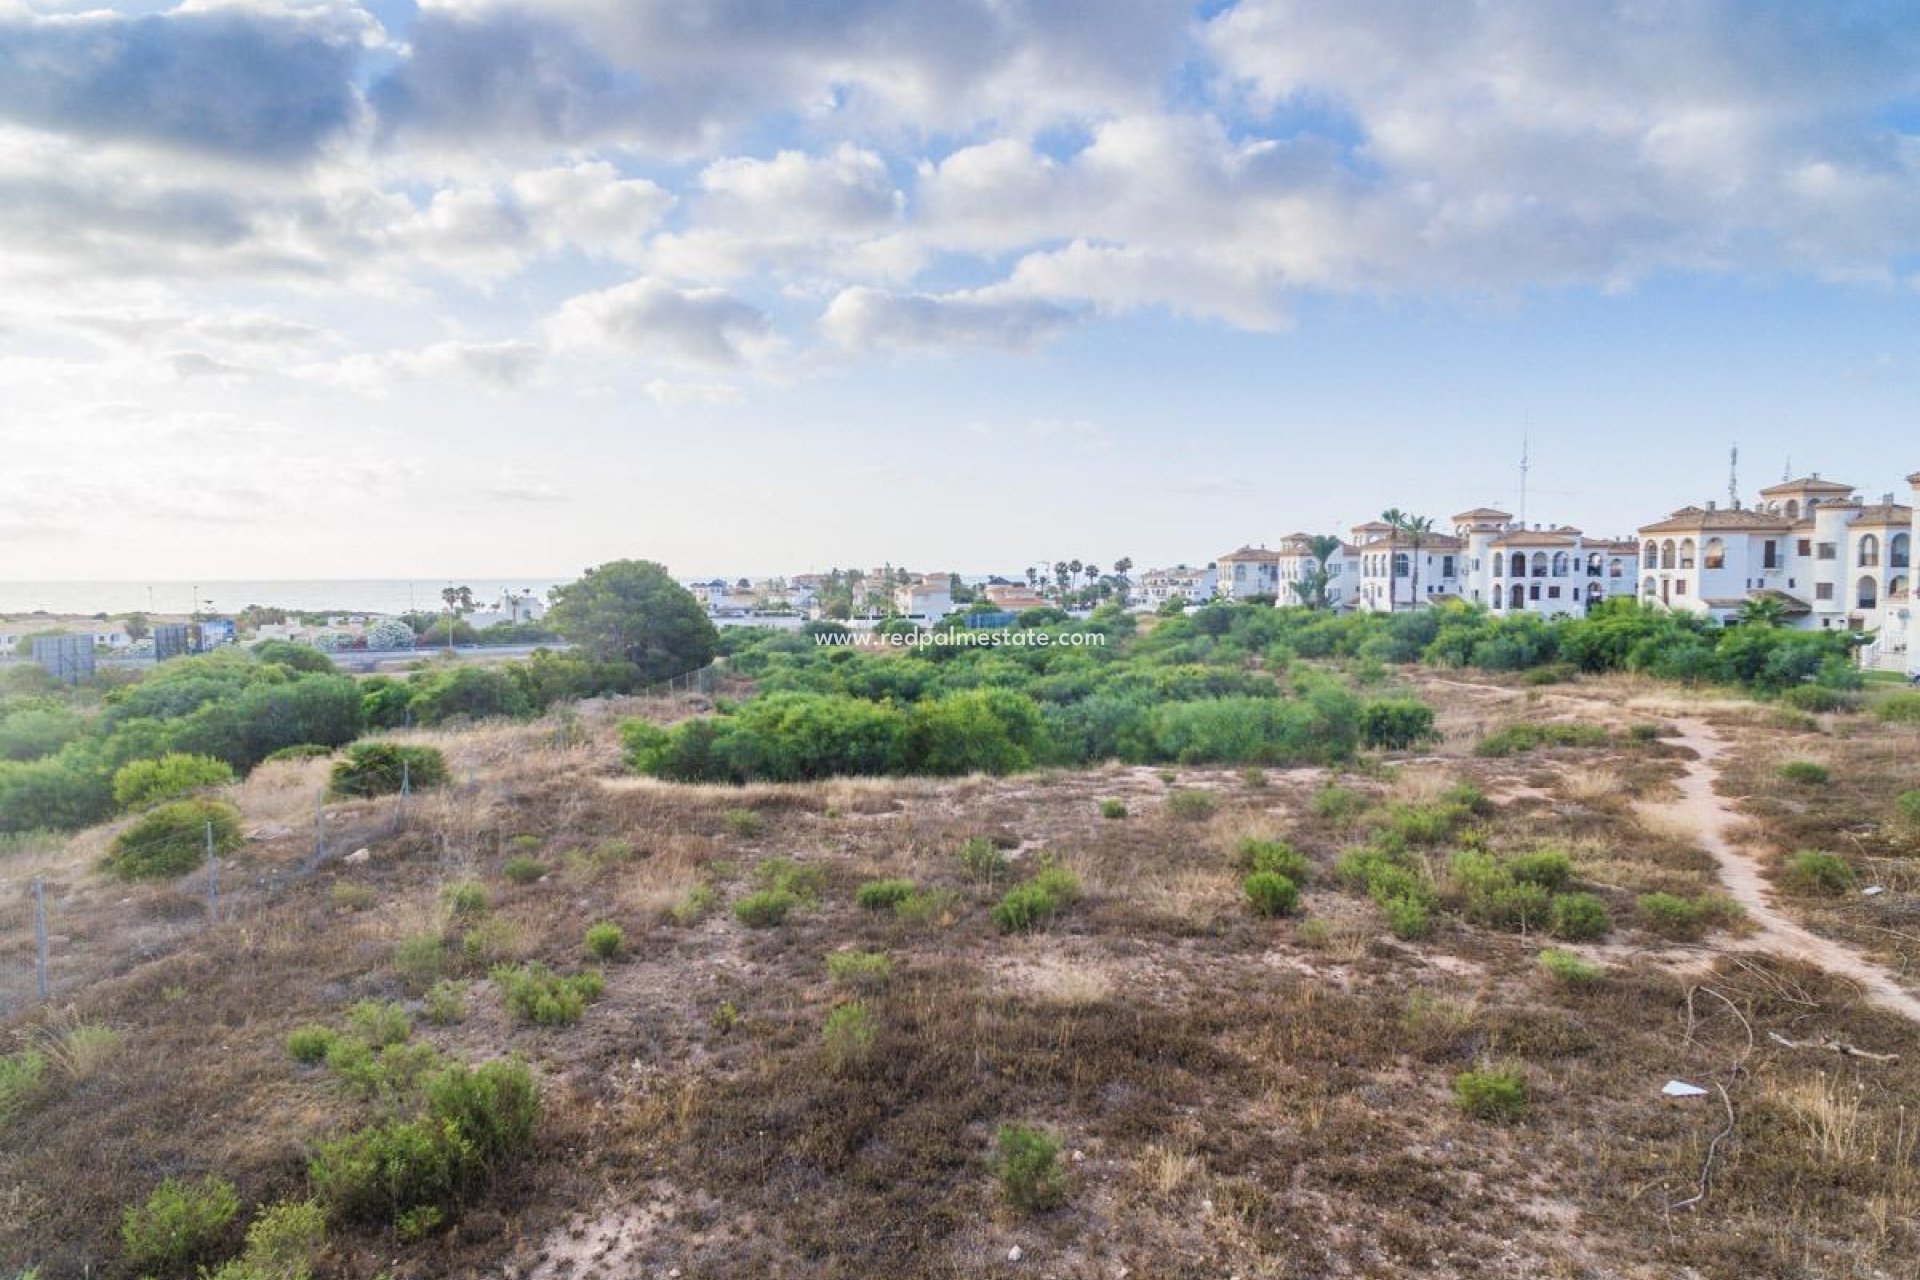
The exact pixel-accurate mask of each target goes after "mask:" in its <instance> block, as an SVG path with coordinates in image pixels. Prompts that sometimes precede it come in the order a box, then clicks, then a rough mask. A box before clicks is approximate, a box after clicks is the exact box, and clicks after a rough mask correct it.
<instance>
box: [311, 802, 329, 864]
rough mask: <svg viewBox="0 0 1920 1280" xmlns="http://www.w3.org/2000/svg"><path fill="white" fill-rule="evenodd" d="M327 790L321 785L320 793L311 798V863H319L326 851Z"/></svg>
mask: <svg viewBox="0 0 1920 1280" xmlns="http://www.w3.org/2000/svg"><path fill="white" fill-rule="evenodd" d="M326 821H327V792H326V789H325V788H324V787H323V788H321V790H320V794H319V795H317V796H315V797H314V798H313V864H314V865H315V866H316V867H317V866H319V865H320V859H321V858H323V857H324V856H326V852H327V831H326Z"/></svg>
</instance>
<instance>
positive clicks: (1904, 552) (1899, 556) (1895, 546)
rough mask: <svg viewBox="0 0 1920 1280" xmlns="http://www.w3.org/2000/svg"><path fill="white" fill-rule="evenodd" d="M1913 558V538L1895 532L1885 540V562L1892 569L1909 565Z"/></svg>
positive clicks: (1904, 567)
mask: <svg viewBox="0 0 1920 1280" xmlns="http://www.w3.org/2000/svg"><path fill="white" fill-rule="evenodd" d="M1912 559H1913V539H1912V537H1911V536H1909V535H1907V534H1904V533H1896V534H1894V535H1893V537H1892V538H1890V539H1888V541H1887V564H1888V566H1889V567H1891V568H1894V569H1906V568H1910V567H1911V562H1912Z"/></svg>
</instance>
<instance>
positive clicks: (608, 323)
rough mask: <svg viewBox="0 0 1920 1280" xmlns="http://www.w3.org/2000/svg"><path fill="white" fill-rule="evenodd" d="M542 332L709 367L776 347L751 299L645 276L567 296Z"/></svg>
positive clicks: (579, 343)
mask: <svg viewBox="0 0 1920 1280" xmlns="http://www.w3.org/2000/svg"><path fill="white" fill-rule="evenodd" d="M549 329H550V331H551V332H552V333H553V335H554V338H555V341H556V342H557V343H558V344H559V345H561V346H562V347H567V348H573V349H592V348H611V349H613V350H617V351H622V352H626V353H630V354H634V355H641V356H654V357H657V358H659V359H662V360H665V361H667V362H669V363H679V364H689V365H696V366H705V367H709V368H740V367H744V366H747V365H751V364H754V363H757V362H759V361H761V360H763V359H765V358H767V357H768V356H770V355H771V354H772V353H773V351H774V349H775V347H776V345H777V344H776V342H775V340H774V338H773V334H772V324H771V322H770V321H769V320H768V318H767V315H766V313H765V312H763V311H761V310H760V309H759V308H758V307H755V306H754V305H752V304H751V303H748V302H745V301H743V300H742V299H740V298H738V297H735V296H734V295H733V294H730V293H728V292H726V291H725V290H724V289H682V288H678V287H676V286H675V285H672V284H670V283H668V282H667V281H665V280H660V279H657V278H654V277H646V276H643V277H641V278H640V279H637V280H632V281H629V282H628V283H626V284H623V285H618V286H616V287H614V288H611V289H603V290H600V291H599V292H596V293H587V294H581V295H580V296H578V297H574V298H569V299H568V300H567V301H566V302H565V303H564V304H563V305H562V306H561V308H560V310H559V311H558V313H556V314H555V315H554V317H553V318H552V320H551V321H550V322H549Z"/></svg>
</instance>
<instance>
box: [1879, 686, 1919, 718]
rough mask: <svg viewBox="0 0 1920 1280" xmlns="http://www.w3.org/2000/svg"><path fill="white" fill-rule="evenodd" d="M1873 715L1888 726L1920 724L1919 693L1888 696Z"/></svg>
mask: <svg viewBox="0 0 1920 1280" xmlns="http://www.w3.org/2000/svg"><path fill="white" fill-rule="evenodd" d="M1874 714H1875V715H1878V716H1879V717H1880V718H1881V719H1882V720H1884V721H1886V722H1887V723H1888V724H1920V693H1893V694H1888V695H1887V697H1886V698H1884V699H1883V700H1882V701H1881V703H1880V705H1879V706H1877V707H1875V708H1874Z"/></svg>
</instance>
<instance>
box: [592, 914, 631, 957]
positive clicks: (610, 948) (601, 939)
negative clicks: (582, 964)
mask: <svg viewBox="0 0 1920 1280" xmlns="http://www.w3.org/2000/svg"><path fill="white" fill-rule="evenodd" d="M586 945H587V954H588V955H590V956H592V957H593V958H594V959H596V960H611V959H613V958H614V957H615V956H617V955H619V954H620V952H621V951H622V950H623V949H624V948H625V947H626V945H627V935H626V931H625V930H623V929H621V927H620V926H619V925H617V924H609V923H606V922H605V921H602V922H601V923H600V924H596V925H594V926H593V927H592V928H590V929H588V930H587V937H586Z"/></svg>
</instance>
